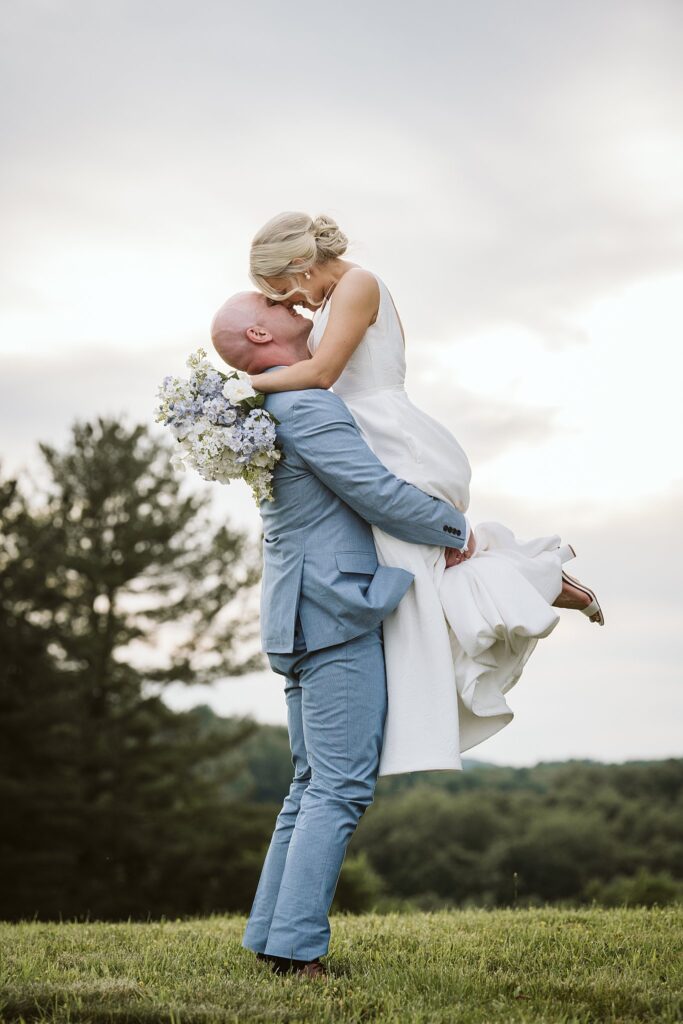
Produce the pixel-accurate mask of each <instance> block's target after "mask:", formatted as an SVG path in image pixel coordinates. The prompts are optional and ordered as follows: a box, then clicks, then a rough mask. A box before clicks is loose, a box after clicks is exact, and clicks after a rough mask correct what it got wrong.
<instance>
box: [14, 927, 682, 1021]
mask: <svg viewBox="0 0 683 1024" xmlns="http://www.w3.org/2000/svg"><path fill="white" fill-rule="evenodd" d="M332 920H333V926H332V944H331V947H330V953H329V956H328V958H327V964H328V968H329V971H330V975H329V977H328V979H326V980H325V981H321V980H309V979H301V978H293V977H288V978H282V977H276V976H274V975H272V974H271V973H270V970H269V969H268V968H267V966H266V965H265V964H262V963H260V962H258V961H257V960H256V958H255V957H254V956H253V954H251V953H250V952H248V951H247V950H244V949H242V948H241V946H240V938H241V935H242V930H243V927H244V919H243V918H238V917H212V918H204V919H201V920H200V919H196V920H189V921H176V922H153V923H149V924H101V923H93V924H89V923H88V924H73V923H67V924H41V923H25V924H17V925H10V924H4V925H2V924H0V949H1V951H2V967H1V968H0V1007H1V1012H0V1020H2V1021H3V1022H9V1021H13V1022H14V1021H27V1022H28V1021H60V1022H62V1021H64V1022H66V1021H70V1022H78V1024H86V1022H92V1024H96V1022H101V1021H130V1022H133V1021H135V1022H137V1021H139V1022H152V1021H168V1022H172V1024H190V1022H195V1021H196V1022H199V1021H202V1022H212V1021H216V1022H218V1021H221V1022H223V1021H240V1022H242V1021H288V1022H294V1021H302V1022H303V1021H306V1022H309V1021H310V1022H318V1021H425V1022H426V1021H430V1022H432V1021H434V1022H437V1021H442V1022H449V1024H450V1022H467V1024H475V1022H482V1024H483V1022H486V1024H489V1022H490V1024H497V1022H503V1021H505V1022H509V1021H544V1022H549V1024H569V1022H588V1021H590V1022H598V1021H600V1022H602V1021H614V1022H620V1024H626V1022H630V1021H658V1022H665V1021H667V1022H673V1021H681V1020H683V998H682V995H681V989H682V986H681V974H682V973H683V957H682V956H681V953H682V952H683V909H681V908H680V907H678V908H662V909H659V908H655V909H652V910H647V909H619V910H601V909H593V908H591V909H585V910H557V909H553V908H550V907H548V908H545V909H534V910H496V911H486V910H467V911H462V912H461V911H448V912H440V913H433V914H404V915H399V914H388V915H379V914H368V915H366V916H361V917H346V916H344V915H336V916H335V917H333V919H332Z"/></svg>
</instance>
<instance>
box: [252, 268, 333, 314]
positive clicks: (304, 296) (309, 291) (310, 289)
mask: <svg viewBox="0 0 683 1024" xmlns="http://www.w3.org/2000/svg"><path fill="white" fill-rule="evenodd" d="M309 273H310V275H311V276H310V278H306V277H305V276H304V275H303V274H292V275H291V276H288V277H267V278H265V280H266V282H267V284H268V285H269V287H270V288H273V289H274V291H276V292H280V294H281V295H286V294H287V292H291V290H292V288H296V292H295V293H294V295H290V296H289V298H287V299H283V300H282V301H283V302H284V304H285V305H286V306H288V307H289V309H292V308H293V307H294V306H303V307H304V309H310V310H311V311H312V312H315V311H316V309H317V308H318V306H319V305H320V303H321V302H322V300H323V299H324V297H325V285H324V283H323V282H322V281H321V280H320V272H319V271H318V269H317V267H311V269H310V271H309ZM273 301H278V300H276V299H275V300H273Z"/></svg>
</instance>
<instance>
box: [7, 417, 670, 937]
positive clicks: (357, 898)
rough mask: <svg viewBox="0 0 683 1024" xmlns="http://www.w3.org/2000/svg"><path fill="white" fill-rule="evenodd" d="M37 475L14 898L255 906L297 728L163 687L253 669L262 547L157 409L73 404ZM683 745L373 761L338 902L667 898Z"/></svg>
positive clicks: (14, 679)
mask: <svg viewBox="0 0 683 1024" xmlns="http://www.w3.org/2000/svg"><path fill="white" fill-rule="evenodd" d="M40 453H41V456H42V462H43V479H44V481H45V482H44V483H43V484H42V485H40V486H37V487H36V486H34V487H33V488H32V489H31V488H30V487H29V486H28V485H27V483H26V482H25V480H23V479H21V478H19V477H12V476H6V475H4V474H2V473H0V652H1V657H0V917H2V918H4V919H9V920H14V919H18V918H26V917H37V918H40V919H55V918H60V917H62V918H76V917H79V918H80V917H85V916H90V917H91V918H107V919H120V918H128V917H132V918H146V917H158V916H161V915H165V916H178V915H186V914H202V913H212V912H223V911H225V912H232V911H240V912H245V911H247V910H248V909H249V906H250V904H251V899H252V897H253V893H254V890H255V887H256V882H257V880H258V875H259V871H260V868H261V863H262V859H263V855H264V852H265V847H266V845H267V843H268V840H269V837H270V832H271V829H272V825H273V820H274V816H275V814H276V813H277V809H278V806H279V802H280V801H281V799H282V796H283V794H284V793H285V792H286V789H287V787H288V785H289V781H290V773H291V764H290V755H289V746H288V742H287V735H286V730H285V729H282V728H277V727H269V726H259V725H257V723H255V722H254V721H251V720H250V719H244V718H233V719H226V718H220V717H219V716H217V715H215V714H213V712H211V711H210V709H208V708H205V707H198V708H195V709H193V710H192V711H189V712H184V713H178V712H174V711H172V710H171V709H170V708H169V707H168V706H167V704H166V703H165V702H164V699H163V694H164V688H165V687H166V686H167V685H169V684H170V683H172V682H182V683H184V684H186V685H188V686H191V685H193V684H194V683H209V682H211V681H213V680H216V679H219V678H221V677H225V676H228V675H231V676H234V675H239V674H241V673H244V672H248V671H252V670H253V669H254V668H256V667H258V666H259V665H261V664H262V663H263V661H262V657H261V656H260V655H259V653H258V643H257V635H258V615H257V605H256V596H257V585H258V579H259V571H260V566H259V555H258V551H257V550H256V549H255V546H254V545H253V544H252V543H250V541H249V539H248V538H247V536H246V535H245V534H244V533H243V532H241V531H239V530H235V529H233V528H232V527H230V526H227V525H220V526H216V525H215V523H214V521H213V517H212V515H211V495H210V490H209V488H207V489H206V490H205V491H202V492H199V493H197V492H194V493H192V494H186V493H184V491H183V487H182V482H181V481H180V480H179V479H178V477H177V476H176V475H175V473H173V472H171V470H170V469H169V456H170V448H169V446H168V443H167V442H166V441H165V440H160V439H159V438H158V437H156V436H155V435H153V434H152V433H151V432H150V431H149V430H148V429H147V428H146V427H145V426H143V425H137V426H133V427H131V428H128V427H126V426H125V425H123V424H122V423H120V422H118V421H115V420H112V419H103V418H97V419H96V420H95V421H93V422H90V423H87V422H76V423H75V424H74V425H73V427H72V431H71V435H70V438H69V440H68V442H67V444H66V445H65V447H64V449H63V450H61V451H59V450H57V449H56V448H55V447H53V446H51V445H48V444H41V445H40ZM682 794H683V760H667V761H661V762H650V763H635V762H628V763H626V764H623V765H603V764H598V763H592V762H582V761H571V762H563V763H558V764H542V765H538V766H536V767H534V768H528V769H513V768H501V767H497V766H491V765H486V764H485V763H477V762H474V761H467V762H466V770H465V771H463V772H447V773H442V772H438V773H419V774H417V775H414V776H396V777H388V778H386V779H380V781H379V784H378V787H377V793H376V797H375V802H374V804H373V805H372V807H370V808H369V809H368V811H367V812H366V814H365V815H364V817H363V819H362V820H361V823H360V826H359V828H358V831H357V833H356V835H355V836H354V839H353V841H352V844H351V847H350V850H349V855H348V856H347V859H346V863H345V865H344V868H343V871H342V876H341V879H340V883H339V887H338V890H337V897H336V903H335V905H336V907H337V908H338V909H341V910H353V911H361V910H365V909H369V908H372V907H376V908H380V909H382V908H384V909H388V908H409V907H421V908H433V907H441V906H456V907H457V906H469V905H478V906H489V907H492V906H511V905H529V904H534V903H544V902H554V903H585V902H590V901H592V900H597V901H598V902H600V903H604V904H606V905H612V904H620V903H632V904H635V903H644V904H652V903H655V902H657V903H667V902H672V901H674V900H679V899H681V898H682V893H683V877H682V867H681V866H682V865H683V814H682V813H681V811H682V810H683V806H682V802H683V796H682Z"/></svg>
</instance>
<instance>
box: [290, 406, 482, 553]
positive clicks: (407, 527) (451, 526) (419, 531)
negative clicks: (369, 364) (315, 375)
mask: <svg viewBox="0 0 683 1024" xmlns="http://www.w3.org/2000/svg"><path fill="white" fill-rule="evenodd" d="M370 400H371V399H370ZM290 423H291V440H292V442H293V444H294V446H295V447H296V450H297V452H298V453H299V455H300V456H301V458H302V459H303V460H304V461H305V462H306V464H307V465H308V467H309V469H310V470H311V471H312V472H313V473H315V475H316V476H317V477H318V479H319V480H322V482H323V483H324V484H326V485H327V487H329V488H330V490H331V491H334V493H335V494H337V495H338V496H339V497H340V498H341V499H342V501H345V502H346V504H347V505H350V506H351V508H352V509H353V510H354V512H357V513H358V515H359V516H361V518H363V519H365V520H366V521H367V522H369V523H372V524H373V525H375V526H379V527H380V529H382V530H384V531H385V532H386V533H390V534H392V535H393V536H394V537H399V538H400V539H401V540H407V541H411V542H412V543H414V544H437V545H439V547H446V546H447V547H451V548H458V549H462V548H463V547H464V546H465V543H466V539H465V538H466V530H467V528H466V520H465V517H464V515H463V514H462V512H459V511H458V510H457V509H456V508H454V507H453V506H452V505H449V504H448V503H447V502H445V501H441V500H440V499H439V498H434V497H432V496H430V495H428V494H425V493H424V491H421V490H420V489H419V487H415V486H413V484H409V483H407V482H406V481H405V480H401V479H399V477H397V476H394V474H393V473H390V472H389V470H388V469H387V468H386V466H385V465H384V464H383V463H382V462H380V460H379V459H378V458H377V456H376V455H375V454H374V453H373V452H372V450H371V449H370V448H369V447H368V445H367V444H366V443H365V441H364V440H363V438H362V437H361V435H360V432H359V430H358V424H357V423H356V421H355V420H354V418H353V416H352V415H351V413H350V412H349V410H348V408H347V407H346V405H344V403H343V402H342V400H341V399H340V398H338V397H337V395H334V394H332V393H331V392H330V391H321V390H311V391H305V392H303V393H302V397H301V398H300V399H298V400H297V402H296V404H295V405H294V406H293V408H292V410H291V420H290Z"/></svg>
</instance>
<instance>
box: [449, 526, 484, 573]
mask: <svg viewBox="0 0 683 1024" xmlns="http://www.w3.org/2000/svg"><path fill="white" fill-rule="evenodd" d="M476 548H477V541H476V539H475V536H474V530H472V529H470V535H469V538H468V541H467V547H466V548H462V549H460V548H446V549H445V555H446V568H447V569H450V568H451V566H453V565H460V563H461V562H466V561H467V559H468V558H471V557H472V555H473V554H474V552H475V551H476Z"/></svg>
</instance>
